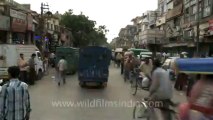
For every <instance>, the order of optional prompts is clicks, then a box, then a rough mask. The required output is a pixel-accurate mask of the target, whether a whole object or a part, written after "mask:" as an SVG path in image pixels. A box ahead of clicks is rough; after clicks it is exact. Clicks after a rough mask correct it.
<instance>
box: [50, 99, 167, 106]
mask: <svg viewBox="0 0 213 120" xmlns="http://www.w3.org/2000/svg"><path fill="white" fill-rule="evenodd" d="M137 103H139V101H133V100H129V101H123V100H115V101H111V100H105V99H93V100H90V99H87V100H83V101H63V100H59V101H52V102H51V104H52V106H53V107H59V108H67V107H74V108H79V107H81V108H96V107H134V106H135V105H136V104H137ZM144 104H146V107H161V106H163V102H161V101H149V102H146V103H144Z"/></svg>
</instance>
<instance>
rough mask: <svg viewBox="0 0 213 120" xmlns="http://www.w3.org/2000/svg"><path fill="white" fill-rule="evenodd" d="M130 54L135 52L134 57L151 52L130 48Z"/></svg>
mask: <svg viewBox="0 0 213 120" xmlns="http://www.w3.org/2000/svg"><path fill="white" fill-rule="evenodd" d="M128 51H129V52H133V53H134V56H138V55H140V54H141V52H150V51H149V50H148V49H136V48H130V49H128Z"/></svg>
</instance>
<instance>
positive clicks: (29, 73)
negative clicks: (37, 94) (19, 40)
mask: <svg viewBox="0 0 213 120" xmlns="http://www.w3.org/2000/svg"><path fill="white" fill-rule="evenodd" d="M35 56H36V54H32V55H31V58H30V59H29V60H26V59H25V58H24V54H22V53H21V54H20V58H19V60H18V67H19V68H20V76H19V79H20V80H22V81H23V82H26V83H28V84H30V85H33V84H34V83H35V80H36V71H35V64H36V63H35Z"/></svg>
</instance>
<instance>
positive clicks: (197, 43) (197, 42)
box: [196, 0, 200, 55]
mask: <svg viewBox="0 0 213 120" xmlns="http://www.w3.org/2000/svg"><path fill="white" fill-rule="evenodd" d="M199 13H200V8H199V0H197V36H196V52H197V55H199V41H200V38H199V37H200V15H199Z"/></svg>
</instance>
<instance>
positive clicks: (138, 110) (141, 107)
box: [133, 102, 150, 120]
mask: <svg viewBox="0 0 213 120" xmlns="http://www.w3.org/2000/svg"><path fill="white" fill-rule="evenodd" d="M133 119H136V120H137V119H143V120H150V113H149V108H148V107H147V106H146V104H145V103H143V102H139V103H137V104H136V105H135V107H134V109H133Z"/></svg>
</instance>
